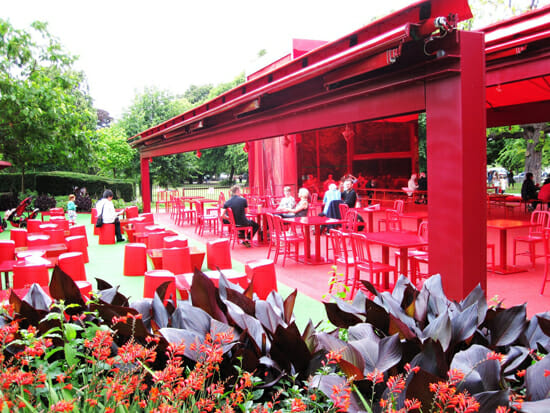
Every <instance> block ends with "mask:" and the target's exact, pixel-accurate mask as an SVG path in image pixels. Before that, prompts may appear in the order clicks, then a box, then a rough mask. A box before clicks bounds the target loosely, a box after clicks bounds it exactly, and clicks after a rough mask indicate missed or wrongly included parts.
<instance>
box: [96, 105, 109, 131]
mask: <svg viewBox="0 0 550 413" xmlns="http://www.w3.org/2000/svg"><path fill="white" fill-rule="evenodd" d="M112 121H113V118H112V116H111V115H109V112H107V111H106V110H103V109H97V127H98V128H106V127H107V126H109V125H110V124H111V122H112Z"/></svg>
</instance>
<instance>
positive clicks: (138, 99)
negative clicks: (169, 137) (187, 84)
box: [117, 88, 198, 186]
mask: <svg viewBox="0 0 550 413" xmlns="http://www.w3.org/2000/svg"><path fill="white" fill-rule="evenodd" d="M191 107H192V105H191V104H190V103H189V102H188V100H187V99H186V98H178V97H175V96H173V95H172V94H170V93H169V92H168V91H161V90H158V89H156V88H145V90H144V91H143V93H138V94H136V96H135V97H134V100H133V103H132V104H131V105H130V108H129V109H128V110H127V111H126V112H125V113H124V114H123V115H122V119H121V120H120V121H119V122H118V123H117V125H118V126H120V127H121V128H123V129H124V131H125V134H126V137H127V138H129V137H132V136H135V135H137V134H138V133H140V132H143V131H144V130H146V129H148V128H150V127H152V126H155V125H158V124H159V123H161V122H164V121H166V120H168V119H170V118H173V117H174V116H177V115H179V114H180V113H182V112H184V111H186V110H188V109H191ZM196 162H197V159H196V158H195V157H194V156H191V155H190V154H176V155H169V156H161V157H157V158H154V159H153V162H152V163H151V169H150V172H151V177H152V180H154V181H155V182H157V183H159V184H160V185H161V186H170V185H174V186H176V185H179V184H181V183H182V182H183V181H184V180H186V179H192V178H194V177H197V169H198V167H197V164H196ZM139 165H140V163H139V154H138V153H137V151H136V152H135V155H134V159H133V162H132V168H131V170H129V171H127V173H129V174H130V175H131V176H138V175H139Z"/></svg>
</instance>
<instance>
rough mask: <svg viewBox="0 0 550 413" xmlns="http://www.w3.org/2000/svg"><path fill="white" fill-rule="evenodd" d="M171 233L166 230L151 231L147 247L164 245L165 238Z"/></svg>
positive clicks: (157, 247)
mask: <svg viewBox="0 0 550 413" xmlns="http://www.w3.org/2000/svg"><path fill="white" fill-rule="evenodd" d="M168 235H170V233H168V232H166V231H159V232H151V233H150V234H149V236H148V237H147V248H148V249H150V250H152V249H159V248H162V246H163V245H164V238H166V237H167V236H168Z"/></svg>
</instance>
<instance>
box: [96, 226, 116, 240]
mask: <svg viewBox="0 0 550 413" xmlns="http://www.w3.org/2000/svg"><path fill="white" fill-rule="evenodd" d="M98 229H99V245H107V244H114V243H115V224H103V225H102V226H101V227H100V228H98Z"/></svg>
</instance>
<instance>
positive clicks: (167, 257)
mask: <svg viewBox="0 0 550 413" xmlns="http://www.w3.org/2000/svg"><path fill="white" fill-rule="evenodd" d="M162 269H163V270H168V271H171V272H172V273H174V274H187V273H192V272H193V269H192V267H191V254H190V253H189V247H173V248H163V249H162Z"/></svg>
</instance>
